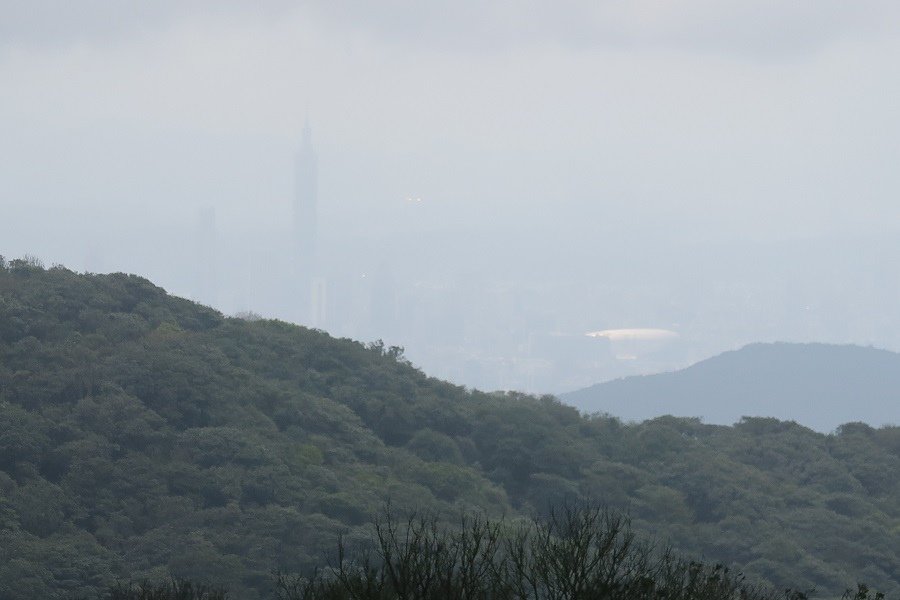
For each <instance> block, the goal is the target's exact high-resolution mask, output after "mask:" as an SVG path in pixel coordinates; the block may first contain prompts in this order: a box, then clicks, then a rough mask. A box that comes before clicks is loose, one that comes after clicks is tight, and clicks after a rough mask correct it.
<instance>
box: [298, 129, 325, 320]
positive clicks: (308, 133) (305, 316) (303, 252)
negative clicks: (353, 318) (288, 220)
mask: <svg viewBox="0 0 900 600" xmlns="http://www.w3.org/2000/svg"><path fill="white" fill-rule="evenodd" d="M294 185H295V196H294V265H295V269H294V278H295V284H296V287H295V289H296V296H295V299H296V302H297V309H298V310H297V312H298V314H297V317H298V320H299V321H300V322H301V323H303V324H306V325H318V323H315V322H316V321H317V320H318V319H317V317H318V315H316V314H314V312H313V311H314V310H316V311H317V312H321V313H324V307H322V306H321V300H320V302H318V303H315V302H313V293H314V290H313V281H314V280H316V279H318V275H319V273H318V268H317V261H316V237H317V235H316V234H317V231H316V229H317V223H316V221H317V209H316V203H317V197H318V160H317V158H316V152H315V150H314V149H313V146H312V129H311V128H310V126H309V122H307V123H306V124H305V125H304V126H303V137H302V139H301V142H300V150H299V152H298V153H297V162H296V179H295V183H294ZM317 295H318V296H320V297H321V298H324V293H321V292H320V293H319V294H317Z"/></svg>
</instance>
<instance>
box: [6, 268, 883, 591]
mask: <svg viewBox="0 0 900 600" xmlns="http://www.w3.org/2000/svg"><path fill="white" fill-rule="evenodd" d="M898 486H900V428H897V427H885V428H881V429H872V428H870V427H867V426H864V425H861V424H848V425H845V426H844V427H842V428H841V429H840V430H839V431H837V432H836V433H835V434H833V435H821V434H817V433H815V432H813V431H810V430H808V429H804V428H803V427H800V426H798V425H796V424H793V423H782V422H778V421H774V420H767V419H748V420H745V421H743V422H741V423H739V424H738V425H736V426H735V427H718V426H709V425H704V424H702V423H700V422H699V421H697V420H693V419H676V418H673V417H665V418H661V419H655V420H652V421H647V422H644V423H640V424H634V425H625V424H622V423H621V422H619V421H618V420H616V419H615V418H612V417H608V416H591V417H585V416H582V415H579V414H578V413H577V412H576V411H575V410H574V409H571V408H569V407H566V406H563V405H562V404H560V403H559V402H557V401H556V400H555V399H553V398H551V397H541V398H536V397H533V396H528V395H523V394H515V393H492V394H487V393H483V392H479V391H469V390H466V389H464V388H462V387H459V386H454V385H451V384H448V383H445V382H441V381H438V380H436V379H433V378H429V377H427V376H425V375H424V374H423V373H421V372H420V371H418V370H416V369H415V368H413V367H412V366H411V365H409V364H408V362H407V361H406V360H405V359H404V358H403V355H402V349H400V348H387V349H385V348H384V345H383V344H381V345H379V344H377V343H376V344H374V345H370V346H366V345H364V344H361V343H358V342H354V341H351V340H343V339H333V338H331V337H329V336H328V335H327V334H325V333H323V332H319V331H312V330H308V329H304V328H301V327H296V326H292V325H289V324H286V323H282V322H279V321H268V320H262V319H253V320H246V319H229V318H225V317H223V316H222V315H221V314H219V313H217V312H216V311H213V310H211V309H209V308H205V307H202V306H198V305H196V304H193V303H191V302H188V301H186V300H182V299H178V298H173V297H170V296H168V295H166V293H165V292H164V291H163V290H162V289H160V288H158V287H156V286H154V285H152V284H151V283H150V282H148V281H146V280H144V279H141V278H139V277H135V276H131V275H123V274H113V275H79V274H75V273H72V272H70V271H67V270H66V269H63V268H59V267H54V268H51V269H49V270H46V269H44V268H42V267H41V266H40V264H39V263H38V262H37V261H34V260H14V261H8V262H3V261H0V598H4V599H6V598H11V599H17V598H37V597H40V598H52V597H73V596H76V595H82V596H91V595H93V594H96V593H97V592H99V591H101V590H103V589H105V588H106V586H108V585H109V584H111V583H113V582H115V581H116V580H117V579H118V580H128V579H131V578H134V579H135V580H143V579H145V578H147V579H151V580H154V581H159V580H165V579H167V578H170V577H173V576H174V577H190V578H191V579H194V580H196V581H201V582H203V581H215V582H216V583H217V584H221V585H224V586H227V587H228V589H229V590H230V591H231V593H232V594H234V595H235V597H239V598H242V599H244V598H246V599H248V600H253V599H255V598H261V597H265V596H266V595H267V594H268V593H269V591H270V585H271V581H270V577H269V572H270V570H271V569H273V568H275V569H279V570H281V571H283V572H304V571H306V570H309V569H311V568H313V567H314V566H316V565H319V564H321V560H322V557H323V555H325V554H327V553H328V552H329V551H330V549H331V548H333V545H334V541H335V539H336V536H337V535H338V534H340V533H344V534H345V536H346V539H348V540H364V539H366V538H367V535H368V533H369V531H370V530H369V522H370V520H371V517H372V515H374V514H376V513H377V511H378V508H379V507H380V506H381V505H382V504H383V503H384V502H385V501H388V500H391V501H393V502H394V503H395V505H396V506H402V507H417V508H421V509H424V510H428V511H432V513H433V514H434V515H436V517H437V518H438V519H440V520H442V522H443V523H452V522H454V520H455V518H456V516H457V515H459V514H460V512H461V511H462V512H464V511H470V510H479V511H482V512H483V513H485V514H487V515H494V516H499V515H502V514H507V515H516V514H530V513H538V514H545V515H546V511H547V509H548V507H549V506H551V505H554V504H558V503H560V502H566V501H572V500H578V499H584V498H596V499H598V500H600V501H602V502H605V503H607V504H609V505H610V506H612V507H617V508H620V509H623V510H627V511H629V513H630V514H631V515H632V519H633V520H632V523H633V527H634V529H635V530H636V531H639V532H646V533H649V534H653V535H655V536H656V537H657V538H658V539H661V540H665V541H670V542H671V543H672V544H673V546H674V547H675V548H676V549H677V550H678V551H681V552H685V553H688V554H689V555H692V556H715V557H717V558H719V559H721V560H722V561H723V562H724V563H725V564H728V565H743V566H744V573H745V574H746V576H747V577H748V581H754V582H759V583H766V584H771V585H774V586H777V587H779V588H783V587H786V586H796V587H798V588H799V589H806V588H812V587H815V588H816V589H817V590H819V593H820V594H822V595H825V596H828V595H831V596H833V597H837V596H839V595H840V593H841V592H842V591H843V590H844V589H845V586H846V585H847V582H850V581H855V580H856V578H857V577H860V578H862V579H864V580H866V581H868V582H869V583H870V584H871V585H873V586H874V587H877V588H878V589H882V590H885V591H886V592H887V593H889V594H890V595H893V596H896V595H897V594H898V593H900V575H898V569H897V565H898V564H900V545H898V542H897V540H898V539H900V487H898Z"/></svg>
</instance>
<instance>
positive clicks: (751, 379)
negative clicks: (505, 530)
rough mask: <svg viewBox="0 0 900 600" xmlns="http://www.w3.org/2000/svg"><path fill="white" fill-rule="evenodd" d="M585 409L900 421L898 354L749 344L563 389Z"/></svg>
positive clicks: (720, 420)
mask: <svg viewBox="0 0 900 600" xmlns="http://www.w3.org/2000/svg"><path fill="white" fill-rule="evenodd" d="M559 398H560V399H561V400H562V401H563V402H565V403H566V404H569V405H572V406H574V407H576V408H578V409H580V410H582V411H585V412H606V413H609V414H612V415H615V416H617V417H620V418H622V419H625V420H634V421H641V420H645V419H651V418H654V417H658V416H661V415H674V416H679V417H701V418H702V419H703V421H704V422H706V423H713V424H720V425H731V424H733V423H736V422H737V421H739V420H740V419H741V417H744V416H750V417H775V418H777V419H781V420H789V421H796V422H798V423H800V424H801V425H804V426H806V427H810V428H812V429H815V430H817V431H822V432H829V431H833V430H834V429H835V428H836V427H838V426H839V425H841V424H843V423H850V422H863V423H867V424H869V425H873V426H878V425H883V424H892V423H897V422H900V403H898V402H897V401H898V400H900V354H897V353H895V352H890V351H888V350H881V349H877V348H871V347H862V346H854V345H830V344H794V343H785V342H780V343H767V344H762V343H760V344H750V345H748V346H745V347H743V348H741V349H740V350H734V351H730V352H725V353H723V354H720V355H718V356H714V357H712V358H710V359H707V360H704V361H701V362H699V363H696V364H694V365H692V366H690V367H688V368H686V369H683V370H680V371H674V372H671V373H659V374H656V375H639V376H632V377H625V378H622V379H616V380H614V381H608V382H605V383H600V384H597V385H593V386H590V387H587V388H584V389H581V390H577V391H574V392H570V393H567V394H561V395H560V396H559Z"/></svg>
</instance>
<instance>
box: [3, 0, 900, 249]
mask: <svg viewBox="0 0 900 600" xmlns="http://www.w3.org/2000/svg"><path fill="white" fill-rule="evenodd" d="M135 7H137V8H135ZM0 14H2V19H0V88H2V90H3V93H2V94H0V169H2V177H0V203H2V208H3V211H4V213H6V214H7V215H10V216H12V217H13V219H15V220H17V221H19V222H18V223H16V225H15V232H11V231H10V230H9V229H8V228H10V227H12V225H11V224H10V221H9V220H6V226H0V235H2V234H6V235H19V234H21V233H22V231H23V229H24V230H29V231H30V230H32V226H33V220H34V219H33V217H32V216H31V215H34V214H42V215H44V216H45V217H46V218H48V219H50V218H52V217H53V215H57V214H66V215H69V217H68V223H69V224H71V218H72V216H73V215H80V216H81V217H80V218H84V219H86V220H89V221H90V222H91V223H93V224H97V222H98V221H100V222H101V223H102V224H109V225H110V226H114V225H115V223H117V222H118V220H120V219H135V218H137V217H138V215H139V214H145V215H147V216H148V218H150V220H151V221H153V220H154V219H158V220H161V221H166V220H168V219H171V218H176V217H177V216H178V215H184V214H193V211H195V210H196V209H197V208H198V207H200V206H203V205H216V206H217V207H219V220H220V224H221V226H222V227H223V228H228V227H241V226H246V225H248V223H249V224H252V225H253V226H257V225H275V226H277V225H278V224H279V223H282V222H284V215H286V214H287V210H288V206H289V199H290V195H291V180H292V172H291V159H292V156H291V155H292V152H293V151H294V149H295V148H296V146H297V141H298V137H299V131H300V129H301V127H302V123H303V120H304V118H305V117H306V116H308V117H309V119H310V121H311V123H312V125H313V128H314V137H315V143H316V146H317V149H318V151H319V155H320V169H321V186H320V189H321V192H320V209H321V213H322V219H323V226H324V227H326V228H327V229H328V230H329V231H332V232H337V231H347V232H348V233H355V232H360V231H365V230H369V229H382V230H384V231H391V230H392V228H396V227H423V228H428V227H450V228H452V227H455V226H460V227H462V226H466V227H474V228H476V229H478V228H480V227H488V228H491V229H495V228H504V227H505V228H506V229H507V230H509V231H516V230H527V231H529V233H530V234H533V232H535V231H543V230H546V231H547V233H548V235H551V237H552V236H555V235H563V234H565V233H566V232H569V231H577V232H578V233H581V234H583V233H587V232H590V231H597V230H602V231H605V230H608V229H610V228H613V229H615V228H625V229H627V230H635V231H638V232H640V231H649V232H652V234H653V235H657V234H664V235H668V236H673V237H679V236H684V237H686V238H687V237H691V236H700V237H712V238H716V237H720V238H725V239H727V238H730V237H738V238H751V239H770V238H786V237H792V236H796V235H800V236H806V235H820V234H832V233H841V232H854V233H872V232H885V231H893V230H895V229H896V226H895V223H896V222H897V218H898V217H900V208H898V207H900V202H898V201H897V191H898V189H900V181H898V178H900V170H898V169H896V167H895V161H896V156H897V154H898V153H897V150H898V145H900V141H898V140H900V116H898V110H897V108H896V99H897V98H898V97H900V69H897V68H896V66H897V64H898V59H900V38H898V32H900V29H898V26H900V4H898V3H896V2H890V1H882V2H865V1H860V2H847V1H846V0H809V1H793V2H785V1H783V0H781V1H774V0H754V1H752V2H750V1H743V0H741V1H729V2H721V1H718V0H689V1H683V2H671V1H663V0H659V1H647V0H633V1H629V2H623V1H619V0H615V1H612V0H607V1H600V2H521V1H520V2H492V3H484V2H474V1H472V2H469V1H457V2H452V3H451V2H447V3H432V2H427V3H426V2H321V3H292V2H280V1H268V2H253V3H250V2H222V1H221V0H218V1H198V2H181V1H177V2H176V1H155V2H146V3H121V2H115V1H101V0H93V1H80V2H70V1H67V0H60V1H56V2H47V1H41V0H29V1H21V2H0ZM410 196H412V197H421V198H422V199H423V204H424V205H425V207H424V208H420V209H419V212H420V214H416V215H415V216H413V217H409V215H405V212H409V210H411V209H410V208H409V207H408V206H406V205H404V204H403V202H404V199H405V198H406V197H410ZM27 207H41V212H40V213H32V212H31V211H29V210H27ZM48 207H53V208H54V210H52V211H50V212H48V211H46V208H48ZM58 207H62V208H61V209H60V208H58ZM112 207H118V208H116V209H115V210H112ZM101 210H102V211H103V214H101V212H100V211H101ZM110 210H111V212H110V213H109V216H108V217H107V216H104V215H105V214H106V212H107V211H110ZM137 211H139V212H137ZM251 214H252V215H255V217H254V218H253V219H250V218H249V216H250V215H251ZM398 220H399V224H395V223H394V221H398ZM637 235H642V234H640V233H638V234H637ZM7 252H8V253H11V252H10V251H7ZM63 258H65V257H63Z"/></svg>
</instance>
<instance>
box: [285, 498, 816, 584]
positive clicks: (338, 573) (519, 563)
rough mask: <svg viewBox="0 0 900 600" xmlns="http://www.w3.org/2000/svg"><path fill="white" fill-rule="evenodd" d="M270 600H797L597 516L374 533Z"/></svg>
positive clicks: (596, 511)
mask: <svg viewBox="0 0 900 600" xmlns="http://www.w3.org/2000/svg"><path fill="white" fill-rule="evenodd" d="M277 595H278V598H279V600H473V599H492V600H494V599H496V600H507V599H508V600H594V599H610V600H613V599H615V600H632V599H633V600H650V599H655V600H662V599H666V600H731V599H734V600H738V599H740V600H772V599H774V598H786V599H790V600H802V599H805V598H806V597H807V595H806V593H804V592H799V591H791V590H788V591H785V592H780V593H777V592H774V591H771V590H766V589H763V588H758V587H756V586H753V585H750V584H748V583H746V581H745V579H744V577H743V576H742V575H740V574H735V573H733V572H731V571H730V570H729V569H728V568H726V567H724V566H722V565H718V564H717V565H712V566H710V565H705V564H702V563H699V562H694V561H685V560H683V559H681V558H679V557H677V556H675V555H674V554H673V553H672V552H670V551H668V550H658V549H655V548H654V547H653V546H652V545H650V544H647V543H644V542H640V541H638V540H636V538H635V535H634V533H633V532H632V530H631V527H630V523H629V521H628V519H627V518H625V517H623V516H621V515H618V514H615V513H611V512H608V511H606V510H604V509H602V508H600V507H597V506H581V507H574V508H573V507H566V508H564V509H562V510H561V511H551V513H550V516H549V518H548V519H545V520H539V519H534V520H531V521H515V522H507V521H505V520H491V519H488V518H484V517H474V518H464V519H463V521H462V523H461V527H459V528H458V529H446V528H442V527H441V526H440V525H439V524H438V521H437V520H436V519H435V518H433V517H430V516H413V517H411V518H409V519H407V520H405V521H400V520H398V519H397V518H395V517H394V516H393V515H392V514H391V513H388V514H387V515H386V516H385V517H384V518H382V519H380V520H378V521H377V522H376V523H375V533H374V539H373V540H372V545H371V546H370V547H369V548H364V549H357V550H356V551H353V550H352V549H348V547H347V545H346V544H345V543H344V542H343V541H341V542H340V543H339V545H338V560H337V563H336V564H335V565H333V566H331V567H330V568H328V569H327V570H323V571H316V572H315V573H314V574H313V575H312V576H310V577H290V576H285V575H279V576H278V580H277Z"/></svg>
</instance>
